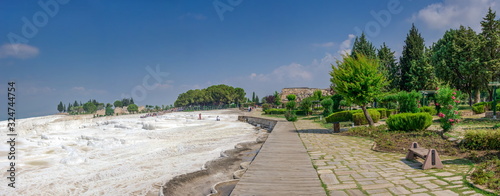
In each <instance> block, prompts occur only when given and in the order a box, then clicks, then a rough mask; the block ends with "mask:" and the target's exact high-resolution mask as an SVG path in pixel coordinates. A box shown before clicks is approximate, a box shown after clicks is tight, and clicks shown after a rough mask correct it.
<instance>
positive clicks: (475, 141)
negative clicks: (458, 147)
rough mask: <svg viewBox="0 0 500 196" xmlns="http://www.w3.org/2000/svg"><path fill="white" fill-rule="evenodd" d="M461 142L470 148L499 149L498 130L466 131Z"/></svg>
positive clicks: (499, 136)
mask: <svg viewBox="0 0 500 196" xmlns="http://www.w3.org/2000/svg"><path fill="white" fill-rule="evenodd" d="M462 144H463V146H464V147H465V148H467V149H472V150H500V130H499V129H494V130H491V129H489V130H470V131H467V132H466V133H465V136H464V140H463V141H462Z"/></svg>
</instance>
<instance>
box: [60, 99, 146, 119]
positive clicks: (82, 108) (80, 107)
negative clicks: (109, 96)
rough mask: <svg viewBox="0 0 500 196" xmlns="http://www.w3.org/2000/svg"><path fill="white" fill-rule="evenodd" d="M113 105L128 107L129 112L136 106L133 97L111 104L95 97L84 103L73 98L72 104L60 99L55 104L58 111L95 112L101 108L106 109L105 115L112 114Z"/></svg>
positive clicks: (72, 112)
mask: <svg viewBox="0 0 500 196" xmlns="http://www.w3.org/2000/svg"><path fill="white" fill-rule="evenodd" d="M113 106H114V107H115V108H117V107H128V108H127V109H128V110H129V112H137V110H138V106H137V105H135V104H134V99H133V98H124V99H122V100H116V101H115V102H114V103H113V104H111V103H107V104H105V103H103V102H102V103H101V102H98V101H97V100H95V99H91V100H89V101H87V102H85V103H82V102H81V101H80V102H78V101H76V100H75V102H73V104H71V103H68V104H67V105H66V104H63V103H62V101H60V102H59V104H58V105H57V111H59V112H67V113H69V114H92V113H95V112H96V111H97V110H102V109H106V115H113V113H114V110H113Z"/></svg>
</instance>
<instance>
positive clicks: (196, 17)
mask: <svg viewBox="0 0 500 196" xmlns="http://www.w3.org/2000/svg"><path fill="white" fill-rule="evenodd" d="M179 18H180V19H181V20H184V19H194V20H205V19H207V17H206V16H205V15H203V14H198V13H191V12H188V13H185V14H184V15H182V16H180V17H179Z"/></svg>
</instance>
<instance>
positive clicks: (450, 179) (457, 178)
mask: <svg viewBox="0 0 500 196" xmlns="http://www.w3.org/2000/svg"><path fill="white" fill-rule="evenodd" d="M443 179H444V180H446V181H455V180H462V179H463V177H462V176H454V177H449V178H443Z"/></svg>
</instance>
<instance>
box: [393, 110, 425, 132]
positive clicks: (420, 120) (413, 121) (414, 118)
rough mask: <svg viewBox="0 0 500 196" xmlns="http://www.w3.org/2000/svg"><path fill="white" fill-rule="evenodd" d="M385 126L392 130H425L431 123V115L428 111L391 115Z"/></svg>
mask: <svg viewBox="0 0 500 196" xmlns="http://www.w3.org/2000/svg"><path fill="white" fill-rule="evenodd" d="M386 123H387V126H389V129H390V130H393V131H407V132H409V131H419V130H425V129H427V128H428V127H429V126H431V124H432V116H431V115H430V114H429V113H425V112H424V113H422V112H421V113H401V114H395V115H391V116H390V117H389V118H388V119H387V121H386Z"/></svg>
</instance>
